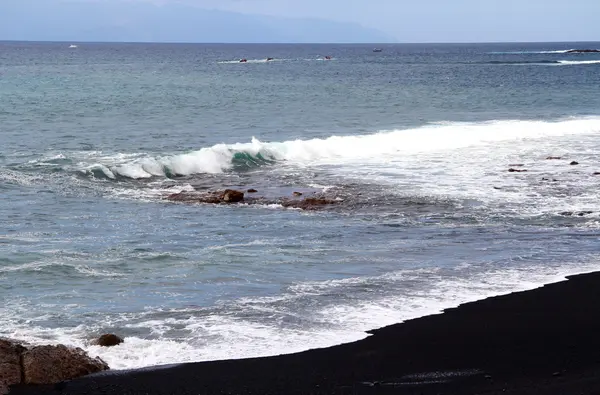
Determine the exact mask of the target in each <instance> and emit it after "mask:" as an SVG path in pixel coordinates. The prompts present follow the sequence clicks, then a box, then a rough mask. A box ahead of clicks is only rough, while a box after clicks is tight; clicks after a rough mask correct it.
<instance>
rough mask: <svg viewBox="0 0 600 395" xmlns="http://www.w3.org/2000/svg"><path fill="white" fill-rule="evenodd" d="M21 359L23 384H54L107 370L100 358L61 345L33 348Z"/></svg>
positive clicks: (78, 349) (79, 349)
mask: <svg viewBox="0 0 600 395" xmlns="http://www.w3.org/2000/svg"><path fill="white" fill-rule="evenodd" d="M21 358H22V369H23V376H24V377H23V378H24V383H25V384H54V383H59V382H61V381H64V380H71V379H74V378H76V377H81V376H85V375H88V374H91V373H96V372H101V371H103V370H108V369H109V367H108V365H107V364H106V362H104V361H103V360H101V359H100V358H91V357H90V356H89V355H87V353H86V352H85V351H83V350H82V349H81V348H71V347H67V346H64V345H62V344H59V345H58V346H37V347H33V348H31V349H29V350H27V351H25V352H24V353H23V354H22V356H21Z"/></svg>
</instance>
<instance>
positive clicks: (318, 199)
mask: <svg viewBox="0 0 600 395" xmlns="http://www.w3.org/2000/svg"><path fill="white" fill-rule="evenodd" d="M293 195H294V197H300V196H303V194H302V193H301V192H294V193H293ZM166 199H167V200H170V201H173V202H182V203H192V204H193V203H211V204H232V203H240V202H243V203H244V204H247V205H252V204H281V205H282V206H283V207H285V208H299V209H302V210H317V209H320V208H325V207H327V206H330V205H334V204H339V203H341V202H342V200H335V199H330V198H327V197H324V196H312V197H306V198H304V199H302V200H300V199H295V198H288V197H280V198H266V197H264V196H259V197H248V198H245V197H244V193H243V192H241V191H237V190H233V189H226V190H224V191H214V192H181V193H175V194H172V195H168V196H167V197H166Z"/></svg>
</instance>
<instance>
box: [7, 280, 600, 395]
mask: <svg viewBox="0 0 600 395" xmlns="http://www.w3.org/2000/svg"><path fill="white" fill-rule="evenodd" d="M12 393H13V394H88V395H92V394H194V395H198V394H256V395H259V394H280V395H287V394H424V395H425V394H445V395H447V394H527V395H531V394H561V395H570V394H575V395H577V394H600V273H591V274H585V275H578V276H573V277H570V279H569V280H568V281H563V282H559V283H555V284H551V285H546V286H544V287H542V288H538V289H535V290H532V291H527V292H520V293H514V294H510V295H504V296H499V297H494V298H489V299H485V300H482V301H478V302H474V303H468V304H465V305H462V306H460V307H458V308H456V309H449V310H447V311H445V312H444V313H443V314H438V315H433V316H428V317H424V318H419V319H415V320H411V321H407V322H405V323H402V324H397V325H392V326H389V327H386V328H382V329H378V330H375V331H372V336H370V337H368V338H366V339H364V340H361V341H358V342H355V343H350V344H345V345H340V346H335V347H330V348H327V349H319V350H312V351H307V352H303V353H298V354H292V355H284V356H277V357H270V358H257V359H246V360H233V361H221V362H205V363H192V364H182V365H176V366H172V367H166V368H153V369H142V370H134V371H127V372H122V373H119V372H113V373H109V374H100V375H96V376H88V377H86V378H82V379H78V380H73V381H71V382H67V383H61V384H59V385H58V386H52V387H37V388H35V387H30V388H27V387H21V388H14V389H13V391H12Z"/></svg>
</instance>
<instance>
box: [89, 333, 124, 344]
mask: <svg viewBox="0 0 600 395" xmlns="http://www.w3.org/2000/svg"><path fill="white" fill-rule="evenodd" d="M121 343H123V338H121V337H119V336H117V335H114V334H112V333H109V334H106V335H102V336H100V337H99V338H98V339H97V340H96V341H95V342H94V344H96V345H98V346H101V347H113V346H117V345H119V344H121Z"/></svg>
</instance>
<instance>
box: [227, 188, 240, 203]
mask: <svg viewBox="0 0 600 395" xmlns="http://www.w3.org/2000/svg"><path fill="white" fill-rule="evenodd" d="M222 200H223V201H224V202H225V203H238V202H241V201H242V200H244V192H240V191H236V190H234V189H226V190H225V191H224V192H223V197H222Z"/></svg>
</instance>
